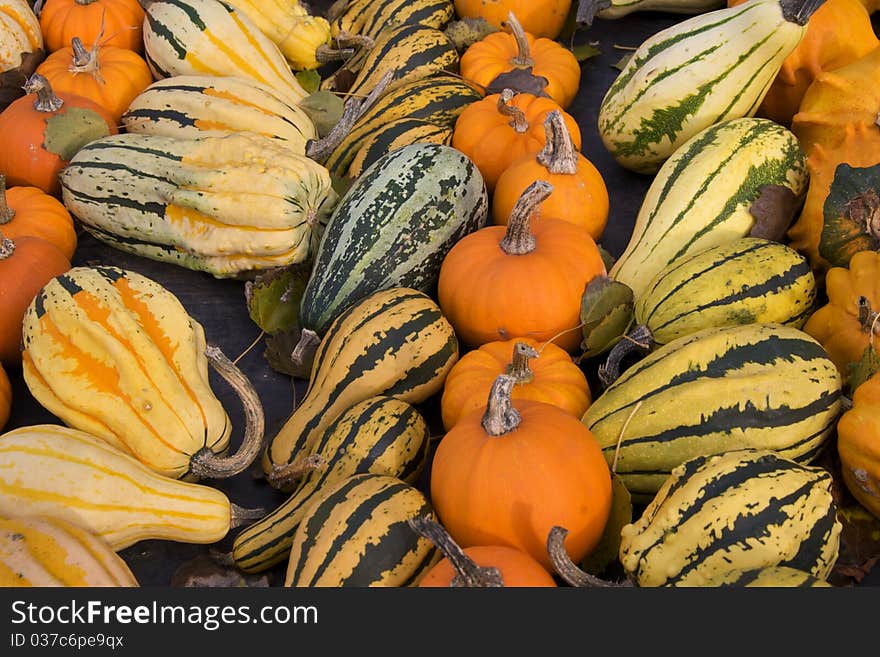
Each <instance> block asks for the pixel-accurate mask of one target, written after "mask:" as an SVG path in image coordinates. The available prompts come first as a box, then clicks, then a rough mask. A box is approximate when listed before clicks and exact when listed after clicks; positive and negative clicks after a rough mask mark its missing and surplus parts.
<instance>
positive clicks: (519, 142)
mask: <svg viewBox="0 0 880 657" xmlns="http://www.w3.org/2000/svg"><path fill="white" fill-rule="evenodd" d="M553 110H559V111H561V112H562V118H563V119H564V120H565V125H566V126H567V127H568V131H569V134H570V135H571V141H572V143H573V144H574V147H575V149H577V150H580V148H581V131H580V128H579V127H578V124H577V121H575V120H574V117H572V116H571V115H570V114H568V113H566V112H565V111H563V110H562V108H561V107H559V104H558V103H557V102H556V101H554V100H552V99H550V98H545V97H543V96H534V95H532V94H529V93H516V92H514V91H513V90H511V89H505V90H504V91H502V92H501V93H500V94H491V95H489V96H486V97H485V98H482V99H480V100H478V101H476V102H473V103H471V104H470V105H468V106H467V107H465V108H464V110H463V111H462V112H461V114H459V115H458V118H457V119H456V121H455V128H454V130H453V132H452V146H453V147H454V148H457V149H458V150H460V151H461V152H462V153H464V154H465V155H467V156H468V157H469V158H470V159H471V160H473V162H474V164H476V165H477V168H478V169H479V170H480V173H481V174H482V175H483V180H484V182H485V183H486V189H487V190H489V192H492V191H493V190H494V189H495V183H496V181H497V180H498V177H499V176H500V175H501V173H502V172H503V171H504V170H505V169H506V168H507V167H509V166H510V165H511V164H513V162H515V161H516V160H519V159H520V158H523V157H525V156H527V155H532V156H534V155H535V154H537V153H538V152H539V151H540V150H541V149H542V148H544V144H545V143H546V141H547V135H546V132H545V131H544V121H545V120H546V119H547V115H548V114H549V113H550V112H552V111H553Z"/></svg>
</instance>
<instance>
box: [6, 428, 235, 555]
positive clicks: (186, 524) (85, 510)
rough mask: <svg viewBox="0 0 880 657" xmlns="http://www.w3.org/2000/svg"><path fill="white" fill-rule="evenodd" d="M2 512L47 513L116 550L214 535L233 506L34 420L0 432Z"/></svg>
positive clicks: (214, 493)
mask: <svg viewBox="0 0 880 657" xmlns="http://www.w3.org/2000/svg"><path fill="white" fill-rule="evenodd" d="M0 491H2V493H3V494H2V495H0V514H2V515H13V516H20V515H33V516H42V515H45V516H53V517H58V518H61V519H62V520H66V521H68V522H71V523H73V524H76V525H79V526H80V527H83V528H84V529H88V530H89V531H91V532H92V533H93V534H96V535H98V536H99V537H101V538H103V539H104V540H105V541H107V542H108V543H109V544H110V547H111V548H113V550H116V551H119V550H122V549H123V548H126V547H129V546H130V545H133V544H135V543H137V542H138V541H142V540H146V539H163V540H169V541H178V542H181V543H215V542H217V541H219V540H220V539H222V538H224V537H225V536H226V534H227V533H228V531H229V529H230V527H231V526H232V524H233V520H234V519H235V518H234V517H233V514H234V512H235V509H236V507H234V505H232V504H231V503H230V502H229V499H228V498H227V497H226V495H225V494H224V493H223V492H221V491H220V490H218V489H216V488H213V487H211V486H204V485H202V484H195V483H189V482H185V481H179V480H177V479H171V478H170V477H165V476H163V475H160V474H158V473H156V472H153V471H152V470H150V469H149V468H148V467H147V466H145V465H144V464H143V463H141V462H140V461H138V460H137V459H135V458H133V457H131V456H129V455H128V454H125V453H123V452H121V451H120V450H118V449H116V448H115V447H113V446H112V445H110V444H108V443H106V442H104V441H103V440H101V439H99V438H95V437H94V436H92V435H90V434H87V433H85V432H84V431H80V430H79V429H71V428H69V427H62V426H56V425H51V424H40V425H34V426H28V427H21V428H19V429H14V430H12V431H7V432H6V433H4V434H2V435H0Z"/></svg>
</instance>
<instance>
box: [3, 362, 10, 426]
mask: <svg viewBox="0 0 880 657" xmlns="http://www.w3.org/2000/svg"><path fill="white" fill-rule="evenodd" d="M11 412H12V383H11V382H10V381H9V376H8V375H7V374H6V370H5V369H4V368H3V364H2V363H0V431H2V430H3V427H5V426H6V423H7V422H8V421H9V414H10V413H11Z"/></svg>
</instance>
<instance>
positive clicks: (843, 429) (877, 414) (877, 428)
mask: <svg viewBox="0 0 880 657" xmlns="http://www.w3.org/2000/svg"><path fill="white" fill-rule="evenodd" d="M837 453H838V455H839V456H840V466H841V473H842V474H843V482H844V484H845V485H846V487H847V489H848V490H849V492H850V493H852V496H853V497H855V498H856V500H858V501H859V503H860V504H861V505H862V506H864V507H865V508H866V509H867V510H868V511H870V512H871V513H873V514H874V515H875V516H877V517H878V518H880V372H878V373H876V374H874V375H873V376H872V377H871V378H869V379H868V380H867V381H865V382H864V383H863V384H862V385H860V386H859V387H858V388H856V390H855V393H854V394H853V398H852V408H851V409H849V410H848V411H846V412H845V413H844V414H843V415H842V416H841V418H840V420H839V421H838V423H837Z"/></svg>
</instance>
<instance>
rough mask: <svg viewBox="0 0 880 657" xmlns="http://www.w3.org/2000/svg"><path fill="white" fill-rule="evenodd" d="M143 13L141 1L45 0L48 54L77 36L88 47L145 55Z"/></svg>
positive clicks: (43, 12)
mask: <svg viewBox="0 0 880 657" xmlns="http://www.w3.org/2000/svg"><path fill="white" fill-rule="evenodd" d="M143 24H144V10H143V9H142V8H141V5H140V3H139V2H138V0H46V2H45V3H44V4H43V9H42V10H41V12H40V29H41V30H42V32H43V38H44V39H45V42H46V49H47V50H48V51H49V52H53V51H55V50H60V49H61V48H64V47H65V46H67V45H68V44H69V43H70V41H71V39H73V37H75V36H78V37H79V38H81V39H82V40H83V41H84V42H85V43H95V42H97V41H98V40H99V39H101V38H102V36H103V35H106V36H105V37H103V40H102V41H101V43H102V45H107V46H116V47H117V48H127V49H129V50H134V51H135V52H137V53H142V52H143V51H144V34H143Z"/></svg>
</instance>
